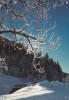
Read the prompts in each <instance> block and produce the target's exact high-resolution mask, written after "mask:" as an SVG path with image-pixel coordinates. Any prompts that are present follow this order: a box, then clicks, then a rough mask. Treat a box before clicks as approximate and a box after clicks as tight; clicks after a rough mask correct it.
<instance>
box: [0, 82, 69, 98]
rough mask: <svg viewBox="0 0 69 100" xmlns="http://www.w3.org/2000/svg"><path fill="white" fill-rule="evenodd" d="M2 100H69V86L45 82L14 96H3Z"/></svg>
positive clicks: (15, 93)
mask: <svg viewBox="0 0 69 100" xmlns="http://www.w3.org/2000/svg"><path fill="white" fill-rule="evenodd" d="M0 100H69V85H68V84H66V85H65V84H62V83H60V82H48V81H44V82H41V83H37V84H36V85H31V86H28V87H25V88H22V89H20V90H18V91H16V92H14V93H13V94H8V95H1V96H0Z"/></svg>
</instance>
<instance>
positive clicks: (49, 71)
mask: <svg viewBox="0 0 69 100" xmlns="http://www.w3.org/2000/svg"><path fill="white" fill-rule="evenodd" d="M40 55H41V53H38V57H39V56H40ZM0 57H1V59H4V61H2V62H5V66H6V69H7V70H6V71H5V70H4V74H7V75H12V76H17V77H29V78H31V79H32V80H33V81H34V80H36V82H37V81H39V80H40V81H42V80H48V81H52V80H53V81H56V80H58V81H62V80H63V78H64V77H66V76H67V74H66V73H64V72H63V71H62V69H61V66H60V64H59V62H58V61H57V62H55V61H53V59H52V58H49V56H48V54H46V55H45V56H43V57H42V58H38V59H36V63H38V62H39V61H40V66H42V67H44V73H39V72H38V71H36V70H35V68H34V67H33V64H32V62H33V57H34V54H33V53H32V52H31V53H27V48H26V47H24V46H23V44H20V43H16V42H14V41H11V40H9V39H7V38H5V37H2V36H0ZM3 65H4V64H2V65H1V66H3ZM40 66H37V67H40ZM1 70H2V69H1Z"/></svg>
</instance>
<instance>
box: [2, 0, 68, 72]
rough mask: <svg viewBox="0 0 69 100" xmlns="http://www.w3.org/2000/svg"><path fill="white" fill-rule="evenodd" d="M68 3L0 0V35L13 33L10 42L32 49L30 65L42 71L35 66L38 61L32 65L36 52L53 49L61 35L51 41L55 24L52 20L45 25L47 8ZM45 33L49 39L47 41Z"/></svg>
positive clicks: (61, 1)
mask: <svg viewBox="0 0 69 100" xmlns="http://www.w3.org/2000/svg"><path fill="white" fill-rule="evenodd" d="M67 2H68V0H56V1H54V2H53V1H52V0H50V1H49V0H0V34H12V35H11V40H10V41H15V42H19V43H22V44H23V45H24V46H26V47H27V52H33V53H34V60H33V65H34V67H35V69H36V70H38V71H39V72H41V73H43V72H44V70H43V68H39V69H38V68H37V65H38V64H39V65H40V62H39V63H38V64H35V58H37V53H38V52H39V51H40V50H41V51H43V50H44V51H47V50H48V49H49V48H56V47H58V46H59V44H60V41H61V38H60V37H57V39H56V42H54V41H53V37H54V34H52V33H51V34H50V35H49V31H51V30H53V29H54V28H55V26H56V23H54V25H52V26H50V27H49V28H47V27H46V24H47V22H48V20H49V18H50V16H49V11H50V10H51V9H56V7H61V6H63V5H64V3H67ZM48 35H49V36H50V38H48V40H47V37H48ZM14 37H15V38H14ZM47 42H48V46H47V45H46V43H47ZM41 57H42V56H41Z"/></svg>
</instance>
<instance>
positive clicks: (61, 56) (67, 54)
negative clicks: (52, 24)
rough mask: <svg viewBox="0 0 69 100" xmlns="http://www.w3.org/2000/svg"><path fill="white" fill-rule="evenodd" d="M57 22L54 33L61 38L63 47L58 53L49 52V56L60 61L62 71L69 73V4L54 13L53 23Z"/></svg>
mask: <svg viewBox="0 0 69 100" xmlns="http://www.w3.org/2000/svg"><path fill="white" fill-rule="evenodd" d="M53 20H56V22H57V27H56V28H55V30H54V32H55V35H56V34H57V33H58V34H59V35H60V36H61V38H62V41H61V46H60V47H59V48H58V50H56V51H48V53H49V56H50V57H52V58H53V59H54V60H56V61H57V60H58V61H59V63H60V65H61V67H62V70H63V71H64V72H67V73H69V4H67V5H65V6H63V7H61V8H57V9H56V10H54V11H53V12H52V21H53Z"/></svg>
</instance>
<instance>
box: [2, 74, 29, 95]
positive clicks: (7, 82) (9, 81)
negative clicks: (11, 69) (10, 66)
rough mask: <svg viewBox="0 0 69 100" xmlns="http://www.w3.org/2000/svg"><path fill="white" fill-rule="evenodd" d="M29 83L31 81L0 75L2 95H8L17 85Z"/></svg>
mask: <svg viewBox="0 0 69 100" xmlns="http://www.w3.org/2000/svg"><path fill="white" fill-rule="evenodd" d="M29 81H30V80H29V79H24V78H18V77H13V76H7V75H3V74H0V95H4V94H8V93H9V92H10V91H11V90H12V88H13V87H14V86H15V85H16V84H23V83H27V82H29Z"/></svg>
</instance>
